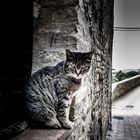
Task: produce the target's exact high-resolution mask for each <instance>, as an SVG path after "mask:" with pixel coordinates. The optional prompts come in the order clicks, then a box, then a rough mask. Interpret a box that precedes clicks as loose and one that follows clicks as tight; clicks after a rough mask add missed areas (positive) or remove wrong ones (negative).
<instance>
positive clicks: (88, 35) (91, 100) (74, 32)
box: [32, 0, 113, 140]
mask: <svg viewBox="0 0 140 140" xmlns="http://www.w3.org/2000/svg"><path fill="white" fill-rule="evenodd" d="M112 38H113V0H101V1H98V0H59V1H58V0H41V1H39V0H35V1H34V37H33V43H34V44H33V64H32V66H33V67H32V72H35V71H36V70H38V69H39V68H41V67H44V66H46V65H53V64H56V63H57V62H58V61H61V60H62V59H65V49H66V48H68V49H70V50H72V51H81V52H88V51H90V50H93V51H94V52H95V54H94V56H93V61H92V68H91V71H90V73H89V74H88V76H87V77H86V78H85V80H84V81H85V83H84V86H82V87H81V89H80V90H79V91H78V92H77V93H76V94H75V95H74V97H73V100H74V104H73V106H72V107H71V108H72V111H73V112H74V113H73V114H74V116H76V117H78V119H77V120H76V122H75V124H76V128H75V129H74V130H73V131H72V133H71V134H70V135H69V137H68V139H70V140H81V139H84V140H86V139H95V140H96V139H101V137H104V135H105V133H106V129H107V127H108V125H109V124H110V121H111V120H110V117H111V66H112Z"/></svg>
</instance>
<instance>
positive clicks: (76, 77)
mask: <svg viewBox="0 0 140 140" xmlns="http://www.w3.org/2000/svg"><path fill="white" fill-rule="evenodd" d="M68 76H70V77H73V78H75V79H77V80H80V79H82V77H83V76H82V75H81V74H80V75H77V74H68Z"/></svg>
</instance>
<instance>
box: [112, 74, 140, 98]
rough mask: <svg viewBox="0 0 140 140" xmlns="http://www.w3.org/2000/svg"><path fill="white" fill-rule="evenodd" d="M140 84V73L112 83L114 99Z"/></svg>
mask: <svg viewBox="0 0 140 140" xmlns="http://www.w3.org/2000/svg"><path fill="white" fill-rule="evenodd" d="M138 85H140V75H137V76H134V77H131V78H128V79H125V80H122V81H119V82H116V83H114V84H113V85H112V100H115V99H117V98H118V97H120V96H122V95H123V94H125V93H126V92H128V91H129V90H131V89H133V88H135V87H136V86H138Z"/></svg>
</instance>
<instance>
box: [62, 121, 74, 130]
mask: <svg viewBox="0 0 140 140" xmlns="http://www.w3.org/2000/svg"><path fill="white" fill-rule="evenodd" d="M73 126H74V123H73V122H65V123H63V124H62V127H63V128H65V129H71V128H73Z"/></svg>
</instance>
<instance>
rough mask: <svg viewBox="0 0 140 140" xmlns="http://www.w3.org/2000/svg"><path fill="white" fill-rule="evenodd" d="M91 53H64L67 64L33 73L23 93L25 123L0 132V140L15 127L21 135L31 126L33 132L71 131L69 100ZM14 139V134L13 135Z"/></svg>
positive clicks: (84, 70) (87, 66)
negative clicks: (35, 130)
mask: <svg viewBox="0 0 140 140" xmlns="http://www.w3.org/2000/svg"><path fill="white" fill-rule="evenodd" d="M92 55H93V52H92V51H91V52H86V53H81V52H71V51H70V50H68V49H66V60H64V61H61V62H59V63H58V64H56V65H55V66H46V67H44V68H42V69H40V70H38V71H37V72H35V73H34V74H33V75H32V76H31V78H30V79H29V81H28V83H27V84H26V87H25V90H24V99H25V110H26V113H27V118H28V119H27V120H28V121H22V122H19V123H17V124H15V125H13V126H10V127H9V128H8V129H5V130H3V131H1V133H0V138H1V137H3V138H4V135H7V136H6V137H7V138H8V137H9V136H8V135H11V133H12V131H10V134H9V133H8V132H7V130H11V129H14V128H15V127H16V129H18V130H17V132H14V133H15V134H17V133H19V132H20V131H21V132H22V131H23V130H24V129H26V128H27V127H28V125H31V126H32V127H36V128H65V129H70V128H72V123H71V121H69V112H68V111H69V106H70V105H69V103H70V101H71V96H72V95H73V93H74V92H75V91H77V90H78V89H79V88H80V86H81V80H82V78H83V76H84V75H85V74H86V73H87V72H88V71H89V69H90V67H91V60H92ZM13 135H14V134H13Z"/></svg>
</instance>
